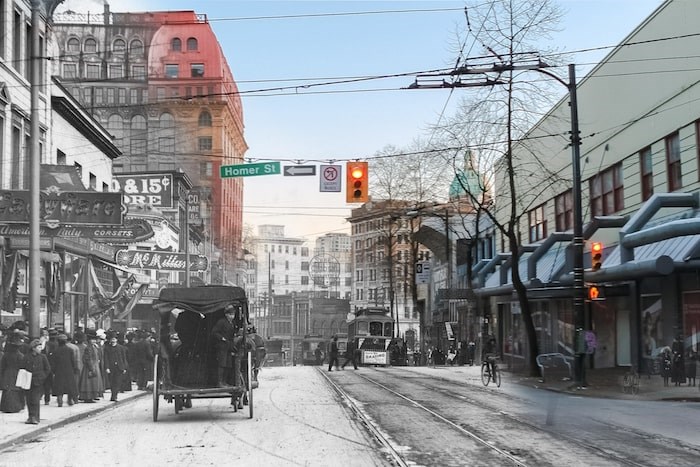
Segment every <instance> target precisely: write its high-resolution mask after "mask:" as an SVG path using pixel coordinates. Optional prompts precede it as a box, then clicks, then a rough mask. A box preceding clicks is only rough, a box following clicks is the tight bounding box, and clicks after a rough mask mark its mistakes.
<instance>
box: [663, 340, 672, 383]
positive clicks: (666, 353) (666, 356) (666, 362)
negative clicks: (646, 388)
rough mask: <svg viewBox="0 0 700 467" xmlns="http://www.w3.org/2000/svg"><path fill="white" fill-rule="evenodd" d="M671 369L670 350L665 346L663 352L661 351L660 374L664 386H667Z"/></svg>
mask: <svg viewBox="0 0 700 467" xmlns="http://www.w3.org/2000/svg"><path fill="white" fill-rule="evenodd" d="M672 371H673V364H672V362H671V350H670V349H669V348H668V347H666V348H665V349H664V350H663V352H661V376H662V377H663V379H664V386H668V380H669V379H670V378H671V372H672Z"/></svg>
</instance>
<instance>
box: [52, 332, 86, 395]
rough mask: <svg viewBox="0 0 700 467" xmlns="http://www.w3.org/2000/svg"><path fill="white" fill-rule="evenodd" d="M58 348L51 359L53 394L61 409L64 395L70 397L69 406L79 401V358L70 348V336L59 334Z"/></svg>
mask: <svg viewBox="0 0 700 467" xmlns="http://www.w3.org/2000/svg"><path fill="white" fill-rule="evenodd" d="M57 342H58V347H57V348H56V350H55V351H54V352H53V353H52V354H51V356H50V357H49V363H50V364H51V370H52V371H53V386H52V392H53V395H54V396H56V402H57V403H58V406H59V407H63V395H64V394H66V395H67V396H68V405H73V404H74V403H75V402H77V400H78V379H77V377H78V375H79V374H80V370H79V369H78V356H77V355H76V353H75V352H73V350H72V349H71V348H70V347H68V345H67V343H68V336H66V335H65V334H59V335H58V338H57Z"/></svg>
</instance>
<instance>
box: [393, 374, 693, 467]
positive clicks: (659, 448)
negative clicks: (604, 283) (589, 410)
mask: <svg viewBox="0 0 700 467" xmlns="http://www.w3.org/2000/svg"><path fill="white" fill-rule="evenodd" d="M391 371H392V372H394V373H396V372H398V373H410V374H413V375H415V374H416V373H414V372H411V371H410V370H408V369H404V368H400V367H394V368H392V369H391ZM435 379H437V380H438V381H440V382H441V384H442V385H443V386H442V388H441V390H442V391H443V392H445V394H446V395H448V396H449V397H456V398H461V399H463V400H465V401H468V402H469V403H470V404H477V405H480V406H481V407H483V408H485V409H488V410H493V411H499V412H500V413H501V414H502V415H503V416H504V417H508V418H510V419H511V420H513V422H515V423H519V424H521V425H523V426H528V427H530V428H531V429H533V430H541V431H546V432H548V433H550V434H551V435H552V436H556V437H559V438H561V439H565V440H567V441H568V442H569V443H572V444H575V445H578V446H580V447H582V448H584V449H588V450H590V451H594V452H597V453H599V455H600V456H601V457H604V458H607V459H610V460H613V461H615V462H618V463H620V464H621V465H630V466H635V467H641V466H649V465H660V464H663V463H664V462H666V459H667V458H668V455H669V454H670V453H671V452H673V453H675V454H676V456H677V462H678V461H680V462H678V465H693V466H694V465H697V460H696V459H698V458H700V449H698V448H697V447H696V446H690V445H688V444H686V443H683V442H681V441H678V440H676V439H668V438H664V437H662V436H658V435H649V434H648V433H644V432H642V431H639V430H635V429H633V428H630V427H629V426H626V425H620V424H615V423H613V422H610V421H607V420H601V419H599V418H597V417H594V416H592V415H586V416H585V417H586V419H588V420H589V421H590V422H592V423H594V424H596V425H597V426H599V427H601V428H602V430H594V432H597V431H604V432H607V433H613V434H614V436H610V437H609V438H608V437H603V438H601V437H593V438H590V437H587V436H586V434H584V433H582V432H580V431H578V432H575V433H571V434H570V433H566V432H564V431H563V430H562V427H561V425H559V424H557V425H556V429H555V428H554V423H552V426H550V425H549V424H550V422H551V418H552V417H553V414H552V412H554V411H555V410H556V405H557V404H558V401H559V400H560V399H561V398H565V397H569V396H564V395H559V394H555V393H553V394H552V399H550V401H553V404H552V403H551V402H550V405H549V406H548V407H547V423H546V424H545V425H542V424H539V423H534V422H531V421H530V420H528V419H527V418H526V416H525V415H516V414H515V413H509V412H504V411H501V410H500V408H499V407H498V405H494V404H492V403H489V402H490V401H492V399H490V398H489V399H486V400H485V399H484V398H481V397H477V398H475V397H471V398H468V397H466V396H464V395H463V393H462V390H463V389H465V388H468V389H469V391H470V393H471V394H472V396H473V395H474V393H477V394H479V395H483V396H486V395H487V394H491V395H493V394H495V393H497V395H498V397H499V398H501V399H506V400H508V401H509V402H511V403H520V404H529V401H528V400H526V399H523V398H520V397H517V396H513V395H509V394H506V393H504V392H502V391H498V390H496V391H494V390H490V389H488V388H485V387H483V386H482V385H481V383H480V382H479V383H476V382H475V383H470V382H467V381H465V382H456V381H454V380H451V379H447V378H439V377H438V378H430V380H432V381H434V380H435ZM416 384H419V383H416ZM421 384H423V385H424V386H425V387H431V386H430V385H429V384H427V383H421ZM451 385H453V387H454V385H456V388H457V389H450V386H451ZM486 397H490V396H486ZM501 405H502V404H501ZM640 444H642V445H644V448H642V449H640V448H639V446H640ZM640 458H641V460H639V459H640ZM653 459H658V462H654V460H653Z"/></svg>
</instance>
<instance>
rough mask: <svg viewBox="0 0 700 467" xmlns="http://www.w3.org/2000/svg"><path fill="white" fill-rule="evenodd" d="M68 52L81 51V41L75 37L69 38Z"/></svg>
mask: <svg viewBox="0 0 700 467" xmlns="http://www.w3.org/2000/svg"><path fill="white" fill-rule="evenodd" d="M66 52H68V53H79V52H80V41H79V40H78V39H76V38H75V37H71V38H70V39H68V42H67V43H66Z"/></svg>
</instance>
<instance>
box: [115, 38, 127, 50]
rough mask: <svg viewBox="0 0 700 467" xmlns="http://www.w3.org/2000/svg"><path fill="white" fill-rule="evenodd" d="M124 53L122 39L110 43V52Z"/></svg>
mask: <svg viewBox="0 0 700 467" xmlns="http://www.w3.org/2000/svg"><path fill="white" fill-rule="evenodd" d="M125 51H126V42H125V41H124V39H115V40H114V42H112V52H115V53H124V52H125Z"/></svg>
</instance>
